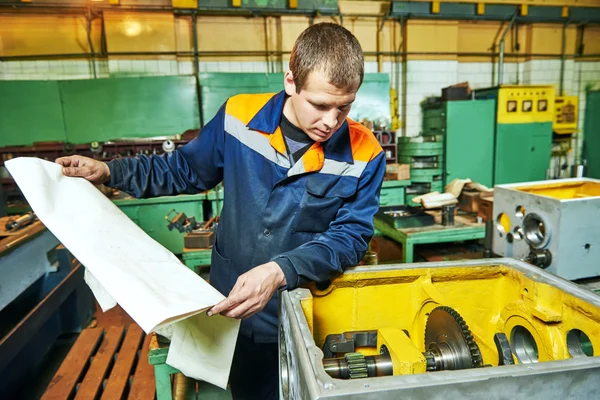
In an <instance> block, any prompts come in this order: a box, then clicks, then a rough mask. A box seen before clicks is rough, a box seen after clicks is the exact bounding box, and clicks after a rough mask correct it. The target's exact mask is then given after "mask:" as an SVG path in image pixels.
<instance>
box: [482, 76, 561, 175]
mask: <svg viewBox="0 0 600 400" xmlns="http://www.w3.org/2000/svg"><path fill="white" fill-rule="evenodd" d="M475 98H476V99H489V100H493V101H494V103H495V106H494V108H495V112H496V119H495V129H494V142H493V143H494V151H493V181H492V184H493V185H498V184H504V183H517V182H528V181H539V180H544V179H546V173H547V170H548V168H550V157H551V153H552V120H553V117H554V100H555V90H554V87H553V86H512V85H501V86H499V87H494V88H489V89H481V90H476V91H475Z"/></svg>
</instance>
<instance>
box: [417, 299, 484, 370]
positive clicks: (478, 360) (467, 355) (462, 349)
mask: <svg viewBox="0 0 600 400" xmlns="http://www.w3.org/2000/svg"><path fill="white" fill-rule="evenodd" d="M425 350H426V353H429V354H431V355H433V358H434V364H435V368H434V369H435V370H444V369H465V368H478V367H481V366H483V358H482V356H481V351H480V350H479V346H477V343H476V342H475V339H474V338H473V335H472V334H471V331H470V330H469V326H468V325H467V324H466V322H465V320H464V319H463V318H462V317H461V316H460V314H458V313H457V312H456V311H455V310H454V309H452V308H450V307H447V306H439V307H436V308H434V309H433V310H432V311H431V312H430V313H429V317H428V318H427V324H426V327H425ZM424 354H425V353H424ZM426 358H427V356H426ZM428 361H429V360H428ZM428 370H429V363H428Z"/></svg>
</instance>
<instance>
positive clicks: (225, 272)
mask: <svg viewBox="0 0 600 400" xmlns="http://www.w3.org/2000/svg"><path fill="white" fill-rule="evenodd" d="M210 284H211V285H212V286H213V287H214V288H215V289H217V290H218V291H219V292H221V294H222V295H223V296H227V295H229V292H230V291H231V289H232V288H233V284H232V283H231V260H230V259H228V258H225V257H223V256H222V255H221V252H220V251H219V243H218V241H217V240H215V243H214V244H213V248H212V255H211V260H210Z"/></svg>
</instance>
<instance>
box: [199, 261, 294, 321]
mask: <svg viewBox="0 0 600 400" xmlns="http://www.w3.org/2000/svg"><path fill="white" fill-rule="evenodd" d="M284 285H286V280H285V275H284V274H283V271H282V270H281V267H280V266H279V265H277V263H276V262H274V261H271V262H268V263H266V264H262V265H259V266H258V267H254V268H252V269H251V270H250V271H248V272H246V273H245V274H243V275H240V276H239V277H238V279H237V281H236V283H235V286H234V287H233V289H231V292H230V293H229V296H228V297H227V298H226V299H225V300H223V301H221V302H220V303H218V304H216V305H215V306H213V307H212V308H211V309H210V310H208V315H209V316H211V315H214V314H221V315H224V316H226V317H230V318H238V319H244V318H249V317H251V316H253V315H254V314H256V313H257V312H259V311H260V310H262V309H263V308H264V307H265V305H267V302H268V301H269V300H270V299H271V297H272V296H273V293H275V291H276V290H277V289H279V288H280V287H282V286H284Z"/></svg>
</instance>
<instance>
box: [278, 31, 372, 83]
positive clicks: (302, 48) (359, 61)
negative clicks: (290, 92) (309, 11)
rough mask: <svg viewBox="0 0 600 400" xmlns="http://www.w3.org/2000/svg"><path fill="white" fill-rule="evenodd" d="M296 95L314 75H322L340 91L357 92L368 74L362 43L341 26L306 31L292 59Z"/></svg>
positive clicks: (298, 40) (300, 37) (297, 42)
mask: <svg viewBox="0 0 600 400" xmlns="http://www.w3.org/2000/svg"><path fill="white" fill-rule="evenodd" d="M290 70H291V71H292V74H293V76H294V83H295V84H296V92H297V93H300V91H301V90H302V89H303V88H304V85H305V84H306V80H307V79H308V75H309V74H310V73H311V72H312V71H322V72H324V73H325V76H326V77H327V78H328V79H329V83H331V84H332V85H334V86H336V87H339V88H347V89H354V88H356V89H358V88H359V87H360V85H361V84H362V81H363V76H364V73H365V60H364V56H363V52H362V48H361V47H360V43H358V40H357V39H356V37H354V35H353V34H352V33H350V31H349V30H347V29H346V28H344V27H343V26H341V25H338V24H333V23H330V22H322V23H319V24H315V25H312V26H310V27H308V28H307V29H305V30H304V32H302V33H301V34H300V36H299V37H298V39H296V43H294V48H293V49H292V54H291V57H290Z"/></svg>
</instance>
